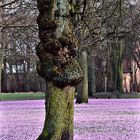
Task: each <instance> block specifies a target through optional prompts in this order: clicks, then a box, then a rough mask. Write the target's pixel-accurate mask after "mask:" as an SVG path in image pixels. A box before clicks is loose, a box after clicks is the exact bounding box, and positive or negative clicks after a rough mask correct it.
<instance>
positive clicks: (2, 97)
mask: <svg viewBox="0 0 140 140" xmlns="http://www.w3.org/2000/svg"><path fill="white" fill-rule="evenodd" d="M44 98H45V94H44V93H43V92H37V93H34V92H29V93H1V94H0V101H10V100H11V101H12V100H39V99H44ZM93 98H99V99H100V98H103V99H105V98H116V95H115V94H112V93H111V92H101V93H96V94H94V96H93ZM137 98H138V99H140V93H127V94H120V99H137Z"/></svg>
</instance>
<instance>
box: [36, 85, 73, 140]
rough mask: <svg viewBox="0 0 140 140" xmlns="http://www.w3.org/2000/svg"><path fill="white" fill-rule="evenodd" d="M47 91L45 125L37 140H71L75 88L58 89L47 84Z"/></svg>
mask: <svg viewBox="0 0 140 140" xmlns="http://www.w3.org/2000/svg"><path fill="white" fill-rule="evenodd" d="M48 89H49V91H48V93H47V94H46V104H45V106H46V118H45V124H44V128H43V131H42V133H41V135H40V136H39V138H38V139H37V140H73V115H74V107H73V105H74V93H75V88H74V87H71V86H66V87H65V88H64V89H60V88H57V87H55V86H54V85H52V84H50V83H49V88H48Z"/></svg>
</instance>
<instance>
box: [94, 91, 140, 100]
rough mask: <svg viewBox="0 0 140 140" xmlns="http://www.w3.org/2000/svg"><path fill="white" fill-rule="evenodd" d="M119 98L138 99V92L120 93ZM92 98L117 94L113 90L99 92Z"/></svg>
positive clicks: (113, 96) (109, 96) (139, 94)
mask: <svg viewBox="0 0 140 140" xmlns="http://www.w3.org/2000/svg"><path fill="white" fill-rule="evenodd" d="M118 96H119V99H139V98H140V93H122V94H119V95H118ZM93 98H103V99H105V98H113V99H115V98H117V95H116V94H115V93H114V92H99V93H95V94H94V95H93Z"/></svg>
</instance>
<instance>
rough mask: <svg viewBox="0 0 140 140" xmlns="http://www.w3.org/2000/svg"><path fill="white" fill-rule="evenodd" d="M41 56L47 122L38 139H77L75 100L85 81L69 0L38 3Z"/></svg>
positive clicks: (44, 0) (38, 48) (51, 0)
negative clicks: (82, 82) (74, 130)
mask: <svg viewBox="0 0 140 140" xmlns="http://www.w3.org/2000/svg"><path fill="white" fill-rule="evenodd" d="M37 2H38V4H37V6H38V10H39V16H38V18H37V23H38V26H39V38H40V40H41V42H40V43H39V44H38V45H37V47H36V53H37V55H38V57H39V63H38V65H37V71H38V73H39V75H40V76H42V77H44V78H45V80H46V84H47V93H46V104H45V106H46V119H45V124H44V129H43V131H42V133H41V134H40V136H39V137H38V139H37V140H72V139H73V102H74V101H73V99H74V93H75V86H76V85H77V84H78V83H80V81H81V79H82V70H81V68H80V65H79V64H78V62H77V61H76V55H77V51H78V48H79V41H78V39H77V38H76V36H75V34H74V31H73V26H72V23H71V20H70V18H69V17H70V11H71V8H72V7H71V6H72V5H73V4H72V3H71V2H70V1H69V0H50V1H46V0H38V1H37Z"/></svg>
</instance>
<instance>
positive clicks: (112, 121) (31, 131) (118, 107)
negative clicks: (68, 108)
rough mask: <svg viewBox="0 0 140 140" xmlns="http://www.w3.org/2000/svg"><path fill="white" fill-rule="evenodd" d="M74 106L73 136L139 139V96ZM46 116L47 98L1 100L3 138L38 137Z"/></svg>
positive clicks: (79, 138) (89, 139)
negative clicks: (137, 97) (45, 104)
mask: <svg viewBox="0 0 140 140" xmlns="http://www.w3.org/2000/svg"><path fill="white" fill-rule="evenodd" d="M74 107H75V111H74V113H75V114H74V140H140V99H120V100H119V99H89V103H88V104H75V106H74ZM44 117H45V109H44V100H26V101H1V102H0V140H35V139H36V138H37V137H38V135H39V134H40V133H41V130H42V128H43V123H44Z"/></svg>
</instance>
